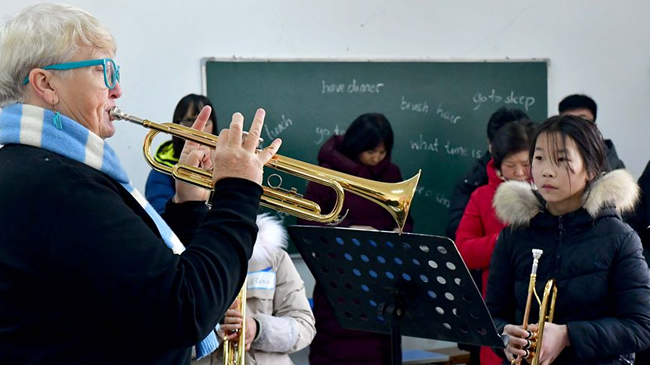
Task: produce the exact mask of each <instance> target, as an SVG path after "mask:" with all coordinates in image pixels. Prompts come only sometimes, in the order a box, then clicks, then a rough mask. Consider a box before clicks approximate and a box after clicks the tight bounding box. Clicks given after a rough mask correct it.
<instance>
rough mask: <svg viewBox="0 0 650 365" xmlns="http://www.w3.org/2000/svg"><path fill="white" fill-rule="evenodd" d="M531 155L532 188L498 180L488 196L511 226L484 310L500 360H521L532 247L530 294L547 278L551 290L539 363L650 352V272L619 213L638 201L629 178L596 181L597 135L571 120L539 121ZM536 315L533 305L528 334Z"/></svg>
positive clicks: (600, 156)
mask: <svg viewBox="0 0 650 365" xmlns="http://www.w3.org/2000/svg"><path fill="white" fill-rule="evenodd" d="M530 156H531V160H532V175H533V179H534V184H535V185H534V186H533V185H531V184H528V183H523V182H515V181H512V182H506V183H503V184H502V185H501V186H500V187H499V189H498V190H497V194H496V196H495V207H496V211H497V215H498V216H499V218H500V219H501V220H503V221H504V222H506V223H507V224H509V225H510V227H508V228H507V229H504V230H503V231H502V232H501V235H500V236H499V239H498V242H497V244H496V247H495V249H494V252H493V253H492V262H491V264H490V274H489V277H488V288H487V300H486V303H487V306H488V309H489V310H490V313H491V314H492V318H493V319H494V322H495V325H496V327H497V330H498V331H500V332H503V334H504V335H506V336H504V337H505V340H504V342H505V343H506V344H507V347H506V348H505V355H506V356H507V358H508V359H509V360H510V359H512V358H513V356H519V357H526V355H527V353H528V350H525V347H526V346H527V345H528V342H527V340H526V339H524V338H525V337H528V331H527V330H524V329H522V328H521V326H520V325H521V324H522V321H523V317H524V312H525V307H526V297H527V294H528V285H529V280H530V275H531V266H532V262H533V256H532V250H533V249H540V250H542V251H543V253H542V255H541V258H540V259H539V265H538V268H537V282H536V290H537V293H540V296H541V293H543V289H544V286H545V284H546V282H547V280H549V279H555V281H556V285H557V299H556V303H555V311H554V319H553V323H546V325H545V327H544V337H543V344H542V345H541V349H540V348H537V349H535V351H536V352H537V353H541V355H540V358H539V360H540V364H548V363H553V364H560V365H562V364H586V365H590V364H599V365H602V364H631V363H633V361H634V352H636V351H639V350H641V349H644V348H647V347H648V346H650V306H649V305H648V303H650V273H649V270H648V265H647V264H646V262H645V260H644V258H643V255H642V252H641V242H640V240H639V237H638V236H637V234H636V233H635V232H634V230H632V229H631V228H630V227H629V226H628V225H627V224H625V223H623V221H622V220H621V216H620V212H622V211H625V210H629V209H632V207H633V206H634V203H635V201H636V199H637V187H636V184H635V182H634V179H633V178H632V176H631V175H630V174H629V173H628V172H627V171H625V170H616V171H613V172H610V173H607V174H604V175H603V172H604V171H605V165H606V160H605V158H606V157H605V146H604V143H603V140H602V136H601V135H600V132H599V131H598V128H597V127H596V126H595V124H593V123H591V122H589V121H587V120H585V119H583V118H580V117H576V116H570V115H565V116H556V117H552V118H549V119H548V120H547V121H545V122H544V123H543V124H542V125H541V126H540V128H539V130H538V132H537V135H536V138H535V144H534V148H532V149H531V151H530ZM535 187H536V188H535ZM538 313H539V306H538V305H537V302H536V301H535V300H533V305H532V306H531V308H530V318H529V321H528V323H530V324H532V325H531V326H530V327H529V328H528V330H530V331H532V332H535V331H537V322H538V320H539V318H538ZM501 354H503V352H502V351H501Z"/></svg>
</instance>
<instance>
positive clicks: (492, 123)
mask: <svg viewBox="0 0 650 365" xmlns="http://www.w3.org/2000/svg"><path fill="white" fill-rule="evenodd" d="M524 119H526V120H527V119H528V115H526V113H524V112H523V111H521V110H519V109H508V108H506V107H501V108H499V109H497V111H495V112H494V113H492V115H491V116H490V120H489V121H488V124H487V139H488V152H487V153H485V155H483V156H482V157H481V158H479V159H477V160H476V162H475V163H474V166H472V169H471V170H470V171H468V172H467V174H466V175H465V176H463V177H462V178H461V179H459V180H458V182H457V183H456V185H455V186H454V192H453V194H452V196H451V202H450V206H449V222H448V223H447V229H446V234H447V237H449V238H451V239H452V240H455V239H456V230H458V225H460V220H461V218H463V213H464V212H465V207H466V206H467V203H468V202H469V198H470V196H471V195H472V193H473V192H474V190H476V189H477V188H478V187H480V186H483V185H487V183H488V176H487V172H486V166H487V164H488V162H490V160H491V159H492V155H491V154H490V151H492V140H493V139H494V135H495V134H496V133H497V131H498V130H499V129H500V128H501V127H503V126H504V125H506V124H507V123H510V122H514V121H516V120H524Z"/></svg>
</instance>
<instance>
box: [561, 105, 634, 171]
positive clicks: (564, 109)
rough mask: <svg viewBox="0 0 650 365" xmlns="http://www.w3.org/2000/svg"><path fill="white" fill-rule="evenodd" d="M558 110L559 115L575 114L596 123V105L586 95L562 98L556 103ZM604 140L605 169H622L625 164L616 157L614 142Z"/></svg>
mask: <svg viewBox="0 0 650 365" xmlns="http://www.w3.org/2000/svg"><path fill="white" fill-rule="evenodd" d="M558 112H559V113H560V115H565V114H568V115H577V116H579V117H582V118H585V119H587V120H588V121H590V122H593V123H596V117H597V116H598V105H596V102H595V101H594V99H592V98H591V97H589V96H587V95H583V94H573V95H569V96H567V97H566V98H564V99H562V101H561V102H560V104H558ZM604 142H605V150H606V151H607V154H606V157H607V164H608V166H607V171H612V170H617V169H624V168H625V164H624V163H623V161H622V160H621V159H620V158H618V153H616V147H614V142H612V140H611V139H605V140H604Z"/></svg>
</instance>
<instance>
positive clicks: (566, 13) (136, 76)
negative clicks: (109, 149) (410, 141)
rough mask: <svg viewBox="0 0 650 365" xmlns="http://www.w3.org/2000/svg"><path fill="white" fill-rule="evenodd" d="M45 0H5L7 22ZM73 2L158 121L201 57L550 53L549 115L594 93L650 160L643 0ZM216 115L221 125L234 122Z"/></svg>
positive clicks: (649, 68)
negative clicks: (107, 34) (100, 30)
mask: <svg viewBox="0 0 650 365" xmlns="http://www.w3.org/2000/svg"><path fill="white" fill-rule="evenodd" d="M38 2H40V1H33V0H22V1H13V0H0V4H1V6H0V19H4V18H6V17H8V16H10V15H12V14H15V13H16V12H18V11H19V10H20V9H22V8H23V7H25V6H27V5H31V4H35V3H38ZM61 2H66V0H61ZM67 2H68V3H71V4H74V5H77V6H79V7H81V8H83V9H85V10H87V11H89V12H91V13H92V14H93V15H95V16H96V17H98V18H99V19H100V20H101V21H102V22H104V23H105V24H106V25H107V26H108V27H109V29H111V31H112V32H113V34H114V36H115V38H116V39H117V43H118V56H117V61H118V63H119V64H120V65H121V67H122V69H121V70H122V88H123V90H124V95H123V96H122V98H121V99H120V100H119V101H118V105H119V106H120V107H121V108H122V109H123V110H124V111H126V112H127V113H131V114H134V115H137V116H141V117H146V118H148V119H152V120H155V121H161V122H162V121H168V120H169V119H171V116H172V113H173V109H174V106H175V105H176V102H177V101H178V99H179V98H180V97H181V96H183V95H185V94H187V93H190V92H194V93H200V92H201V72H200V68H201V67H200V60H201V58H203V57H221V58H222V57H240V58H241V57H244V58H260V59H273V58H300V59H309V58H326V59H330V58H331V59H506V58H510V59H528V58H547V59H549V60H550V64H549V113H555V112H556V106H557V103H558V102H559V101H560V100H561V98H562V97H564V96H565V95H567V94H570V93H575V92H581V93H587V94H590V95H591V96H593V97H594V98H595V99H596V101H597V102H598V104H599V115H598V122H599V126H600V128H601V129H602V132H603V135H604V136H606V137H607V138H611V139H613V140H614V142H615V143H616V147H617V149H618V152H619V156H620V157H621V158H622V159H623V160H624V161H625V163H626V164H627V165H628V167H629V169H630V170H631V171H632V173H633V174H634V175H635V176H638V175H640V173H641V172H642V170H643V168H644V167H645V164H646V162H647V161H648V160H649V159H650V150H649V149H648V148H647V144H646V143H645V142H646V140H647V138H648V132H650V128H649V126H648V119H649V117H650V22H648V21H647V17H648V15H649V14H650V2H649V1H647V0H624V1H616V2H614V1H610V0H572V1H566V0H548V1H533V0H501V1H483V0H464V1H432V0H417V1H415V0H413V1H408V0H400V1H390V0H357V1H350V0H328V1H317V2H314V1H291V0H275V1H268V0H264V1H262V0H240V1H222V0H193V1H177V0H167V1H131V0H113V1H110V2H106V1H99V0H67ZM261 106H263V105H261ZM314 113H321V111H318V110H314ZM247 117H248V118H249V119H250V117H251V116H247ZM219 118H220V120H219V123H220V125H221V126H224V125H225V124H226V123H228V122H229V119H230V118H229V116H226V115H219ZM393 123H394V124H395V125H396V128H395V129H396V133H399V121H393ZM145 134H146V130H144V129H142V128H141V127H138V126H132V125H127V124H126V122H119V124H118V126H117V135H116V136H115V137H113V138H111V139H110V140H109V143H110V144H111V145H112V146H113V148H114V149H115V150H116V151H117V153H118V155H119V156H120V158H121V160H122V162H123V164H124V165H125V167H126V170H127V172H128V173H129V175H130V177H131V179H132V181H133V182H134V184H135V186H136V187H138V188H140V189H142V190H144V184H145V181H146V176H147V173H148V171H149V167H148V165H147V164H146V163H145V162H144V159H143V158H142V156H141V155H142V153H141V148H142V140H143V137H144V135H145ZM161 138H162V137H161ZM160 141H162V139H160Z"/></svg>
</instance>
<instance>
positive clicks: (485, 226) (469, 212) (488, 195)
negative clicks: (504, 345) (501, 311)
mask: <svg viewBox="0 0 650 365" xmlns="http://www.w3.org/2000/svg"><path fill="white" fill-rule="evenodd" d="M533 131H534V124H533V123H532V122H531V121H524V120H522V121H516V122H512V123H508V124H506V125H504V126H503V127H501V129H499V131H498V132H497V134H496V135H495V136H494V139H493V140H492V156H493V158H492V160H491V161H490V162H489V163H488V166H487V174H488V178H489V182H488V184H487V185H483V186H481V187H480V188H478V189H476V191H474V192H473V193H472V197H471V198H470V200H469V204H467V208H466V209H465V214H463V219H462V220H461V221H460V226H458V231H457V232H456V247H457V248H458V252H459V253H460V255H461V256H462V258H463V261H465V265H467V268H468V269H470V270H480V271H481V272H482V287H483V297H485V289H486V287H487V285H486V284H487V278H488V272H489V268H490V258H491V257H492V250H494V245H495V244H496V241H497V237H498V236H499V233H500V232H501V230H502V229H503V227H505V225H504V224H503V222H501V221H499V220H498V219H497V216H496V213H495V211H494V207H493V206H492V200H493V198H494V194H495V193H496V191H497V188H498V187H499V186H500V185H501V184H502V183H503V182H505V181H511V180H518V181H528V179H529V172H530V163H529V157H528V150H529V146H528V145H529V143H530V140H531V138H532V133H533ZM480 357H481V365H499V364H501V362H502V360H501V358H499V357H497V356H496V355H495V354H494V352H493V351H492V350H491V349H490V348H489V347H481V351H480Z"/></svg>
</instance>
